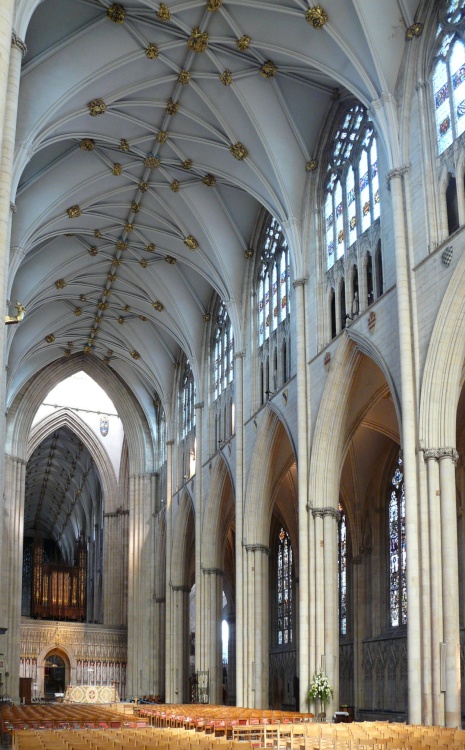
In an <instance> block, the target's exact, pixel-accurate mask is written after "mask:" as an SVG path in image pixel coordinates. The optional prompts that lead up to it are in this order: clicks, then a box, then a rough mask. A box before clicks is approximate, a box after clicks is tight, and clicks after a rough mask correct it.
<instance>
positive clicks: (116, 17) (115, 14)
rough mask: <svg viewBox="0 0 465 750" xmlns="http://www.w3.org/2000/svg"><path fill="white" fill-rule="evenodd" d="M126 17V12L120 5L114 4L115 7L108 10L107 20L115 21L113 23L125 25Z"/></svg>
mask: <svg viewBox="0 0 465 750" xmlns="http://www.w3.org/2000/svg"><path fill="white" fill-rule="evenodd" d="M125 17H126V11H125V9H124V8H123V6H122V5H119V3H113V5H110V6H109V8H107V18H109V19H110V21H113V23H124V19H125Z"/></svg>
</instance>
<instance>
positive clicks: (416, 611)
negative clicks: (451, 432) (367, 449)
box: [388, 167, 423, 724]
mask: <svg viewBox="0 0 465 750" xmlns="http://www.w3.org/2000/svg"><path fill="white" fill-rule="evenodd" d="M407 172H408V167H400V168H398V169H393V170H392V171H391V172H390V173H389V175H388V179H389V183H390V188H391V197H392V216H393V223H394V226H393V230H394V247H395V260H396V291H397V310H398V319H399V321H400V325H399V354H400V373H401V389H400V391H401V405H402V450H403V457H404V467H405V478H404V484H405V497H406V535H407V540H408V542H407V543H408V555H409V562H408V566H407V590H408V591H409V592H410V599H409V612H408V621H407V633H408V656H407V660H408V720H409V722H410V723H411V724H420V723H421V720H422V705H421V704H422V701H421V685H422V682H423V679H422V663H421V642H422V633H421V616H420V597H419V591H420V564H419V539H418V529H419V519H418V500H417V468H416V454H415V446H416V445H417V442H418V441H417V429H416V393H415V373H414V361H413V351H414V335H413V331H412V311H411V290H410V284H409V266H408V248H407V238H406V227H405V206H404V182H403V181H404V175H405V174H406V173H407Z"/></svg>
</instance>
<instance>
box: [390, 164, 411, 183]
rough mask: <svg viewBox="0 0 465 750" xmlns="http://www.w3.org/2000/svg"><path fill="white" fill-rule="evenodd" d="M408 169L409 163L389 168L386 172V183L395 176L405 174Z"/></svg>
mask: <svg viewBox="0 0 465 750" xmlns="http://www.w3.org/2000/svg"><path fill="white" fill-rule="evenodd" d="M409 170H410V166H409V164H403V165H402V166H401V167H395V168H394V169H391V171H390V172H388V173H387V176H386V179H387V181H388V184H389V183H390V182H391V180H393V179H394V178H396V177H399V178H400V177H403V176H404V174H407V172H408V171H409Z"/></svg>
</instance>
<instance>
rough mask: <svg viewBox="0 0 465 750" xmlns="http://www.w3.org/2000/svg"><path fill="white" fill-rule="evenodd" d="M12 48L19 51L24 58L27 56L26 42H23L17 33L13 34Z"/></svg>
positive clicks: (13, 32)
mask: <svg viewBox="0 0 465 750" xmlns="http://www.w3.org/2000/svg"><path fill="white" fill-rule="evenodd" d="M11 46H12V47H15V48H16V49H18V50H19V51H20V52H21V54H22V56H23V57H24V56H25V55H27V46H26V44H25V42H23V40H22V39H20V38H19V36H18V35H17V33H16V32H15V31H12V32H11Z"/></svg>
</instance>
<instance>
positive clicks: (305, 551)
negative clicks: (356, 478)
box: [294, 278, 315, 711]
mask: <svg viewBox="0 0 465 750" xmlns="http://www.w3.org/2000/svg"><path fill="white" fill-rule="evenodd" d="M306 282H307V279H305V278H304V279H297V280H296V281H295V282H294V290H295V308H296V336H297V342H296V351H297V437H298V447H297V472H298V493H299V497H298V525H299V559H300V561H301V564H300V567H299V592H298V593H299V654H298V660H299V661H298V675H299V679H300V685H301V689H300V710H301V711H306V710H307V705H306V704H307V701H306V692H307V689H306V686H307V685H308V684H309V678H310V670H312V669H313V667H314V664H313V660H312V658H311V656H310V659H309V654H310V644H311V643H312V642H314V640H313V639H314V635H315V633H314V630H313V627H312V623H311V618H310V611H311V610H310V607H311V605H312V603H313V602H312V593H313V591H314V586H313V585H312V576H313V572H314V571H313V568H312V564H311V562H310V557H311V556H310V555H309V539H310V535H311V534H312V531H313V529H312V526H313V519H312V518H311V517H310V516H309V514H308V507H307V499H308V444H307V443H308V438H307V435H308V433H309V431H310V423H309V419H308V412H307V398H308V388H309V382H308V378H309V375H308V372H307V361H306V360H307V358H306V351H307V349H306V335H305V330H306V326H305V285H306ZM307 561H309V562H308V565H307Z"/></svg>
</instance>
